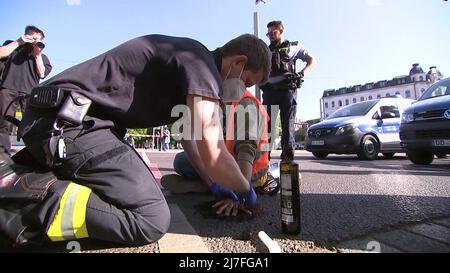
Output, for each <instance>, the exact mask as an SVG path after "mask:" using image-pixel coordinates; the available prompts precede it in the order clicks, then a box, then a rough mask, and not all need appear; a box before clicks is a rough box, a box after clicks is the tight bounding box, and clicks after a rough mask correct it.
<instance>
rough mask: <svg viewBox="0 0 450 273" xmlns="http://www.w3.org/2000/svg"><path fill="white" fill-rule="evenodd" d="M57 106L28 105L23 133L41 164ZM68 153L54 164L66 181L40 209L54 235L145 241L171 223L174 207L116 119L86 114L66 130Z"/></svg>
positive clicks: (159, 234) (56, 237)
mask: <svg viewBox="0 0 450 273" xmlns="http://www.w3.org/2000/svg"><path fill="white" fill-rule="evenodd" d="M55 114H56V111H54V110H51V109H50V110H49V109H37V108H34V107H29V108H28V109H27V111H26V113H25V115H24V117H23V119H22V124H21V126H20V128H19V133H20V134H21V135H23V139H24V142H25V144H26V147H27V149H28V150H29V152H30V153H31V154H32V155H33V157H34V159H36V160H37V161H39V162H40V163H41V164H45V162H46V152H45V151H44V148H43V147H45V146H46V145H47V144H48V141H49V137H50V132H51V128H52V124H53V122H54V120H55ZM64 137H65V143H66V148H67V159H65V160H64V161H62V165H60V166H56V167H52V171H53V173H54V174H55V175H56V176H57V177H58V178H59V179H62V180H68V181H71V183H69V184H68V185H67V186H66V187H61V188H62V189H61V190H60V191H58V192H57V194H52V195H50V197H51V198H50V197H49V198H48V199H45V200H44V201H43V202H42V203H43V204H41V205H40V208H39V210H38V215H39V219H40V220H41V224H42V225H43V229H44V230H45V231H46V232H47V236H48V237H49V238H50V239H51V240H53V241H58V240H72V239H74V238H83V237H89V238H92V239H98V240H104V241H110V242H117V243H125V244H129V245H143V244H147V243H150V242H154V241H157V240H159V239H160V238H161V237H162V236H163V235H164V234H165V233H166V232H167V229H168V228H169V224H170V212H169V208H168V206H167V203H166V201H165V198H164V196H163V194H162V192H161V190H160V189H159V186H158V185H157V183H156V180H155V178H154V177H153V175H152V174H151V172H150V171H149V169H148V168H147V166H146V165H145V163H144V161H143V160H142V159H141V158H140V156H139V155H138V154H137V153H136V152H135V151H134V150H133V149H132V148H131V147H130V146H129V145H127V144H126V143H125V142H124V141H123V139H122V138H121V136H120V135H119V134H118V133H117V132H116V131H115V130H114V128H113V122H112V121H106V120H100V119H97V118H93V117H89V116H87V117H86V118H85V121H84V122H83V125H81V126H79V127H75V128H66V129H65V130H64Z"/></svg>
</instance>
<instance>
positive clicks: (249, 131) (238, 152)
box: [225, 90, 279, 193]
mask: <svg viewBox="0 0 450 273" xmlns="http://www.w3.org/2000/svg"><path fill="white" fill-rule="evenodd" d="M226 113H227V117H228V118H227V124H226V134H225V136H226V141H225V143H226V146H227V149H228V151H229V152H230V153H231V154H232V155H233V157H234V158H235V159H236V161H237V162H238V165H239V167H240V168H241V171H242V173H243V174H244V176H245V177H247V179H249V181H251V183H252V185H253V187H254V188H255V190H256V191H257V192H259V193H275V192H276V191H277V190H278V189H279V187H278V181H276V180H275V179H274V178H273V177H272V176H271V175H270V172H269V164H270V160H269V151H270V145H269V134H268V123H269V121H270V118H269V115H268V114H267V111H266V108H265V107H264V106H263V105H262V104H261V102H260V101H259V100H258V99H257V98H256V97H255V96H253V95H252V94H251V93H250V92H249V91H248V90H246V91H245V92H244V94H243V96H242V97H241V98H240V99H239V100H238V101H233V102H232V103H231V106H228V107H227V111H226ZM246 162H248V163H250V165H251V172H250V170H249V168H248V167H246V164H245V163H246ZM247 166H248V165H247Z"/></svg>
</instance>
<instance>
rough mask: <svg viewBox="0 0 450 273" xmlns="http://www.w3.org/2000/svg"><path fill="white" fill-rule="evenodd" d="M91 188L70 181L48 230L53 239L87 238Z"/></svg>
mask: <svg viewBox="0 0 450 273" xmlns="http://www.w3.org/2000/svg"><path fill="white" fill-rule="evenodd" d="M91 192H92V191H91V189H89V188H87V187H84V186H81V185H78V184H75V183H70V184H69V185H68V186H67V188H66V190H65V191H64V194H63V196H62V198H61V200H60V202H59V207H58V211H57V212H56V214H55V217H54V218H53V222H52V223H51V225H50V228H49V229H48V231H47V235H48V237H49V238H50V240H52V241H64V240H71V239H75V238H77V239H81V238H87V237H88V232H87V227H86V206H87V202H88V200H89V196H90V194H91Z"/></svg>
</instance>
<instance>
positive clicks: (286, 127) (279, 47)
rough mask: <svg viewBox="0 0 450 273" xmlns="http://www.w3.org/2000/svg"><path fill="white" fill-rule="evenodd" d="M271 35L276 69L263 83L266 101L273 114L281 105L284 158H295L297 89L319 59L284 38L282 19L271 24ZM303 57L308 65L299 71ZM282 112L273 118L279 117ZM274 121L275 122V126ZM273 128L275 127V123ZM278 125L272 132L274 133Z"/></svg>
mask: <svg viewBox="0 0 450 273" xmlns="http://www.w3.org/2000/svg"><path fill="white" fill-rule="evenodd" d="M267 30H268V31H267V37H268V38H269V40H270V45H269V48H270V50H271V52H272V71H271V73H270V77H269V80H268V83H267V84H265V85H263V86H260V87H261V90H263V92H264V93H263V104H264V105H267V111H268V114H269V115H271V114H272V111H271V106H274V105H278V106H279V107H280V112H281V127H282V135H281V145H282V149H283V151H282V153H281V159H282V160H283V159H293V158H294V148H293V147H294V142H295V137H294V134H295V126H294V123H295V116H296V113H297V89H298V88H300V87H301V85H302V82H303V78H304V76H305V75H306V74H307V73H308V72H310V71H311V70H312V69H313V68H314V67H315V66H316V59H315V58H314V56H313V55H312V54H311V53H310V52H308V51H307V50H306V49H305V48H304V47H303V46H302V45H301V44H299V43H298V42H290V41H288V40H286V39H285V38H284V26H283V24H282V22H281V21H272V22H270V23H268V24H267ZM298 59H300V60H302V61H303V62H306V65H305V67H304V68H303V69H302V70H301V71H300V72H299V73H297V72H296V70H295V63H296V61H297V60H298ZM277 116H278V112H277V113H276V114H275V116H271V117H270V120H272V121H273V122H275V121H276V120H277ZM272 124H274V123H271V125H272ZM271 127H272V126H271ZM273 130H274V128H271V129H270V131H271V132H272V134H271V135H273Z"/></svg>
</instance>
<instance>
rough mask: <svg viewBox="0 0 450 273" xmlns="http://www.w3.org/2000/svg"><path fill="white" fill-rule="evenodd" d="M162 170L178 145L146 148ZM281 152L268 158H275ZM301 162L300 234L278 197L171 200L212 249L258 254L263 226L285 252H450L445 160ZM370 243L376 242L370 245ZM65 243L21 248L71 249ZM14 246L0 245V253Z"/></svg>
mask: <svg viewBox="0 0 450 273" xmlns="http://www.w3.org/2000/svg"><path fill="white" fill-rule="evenodd" d="M146 154H147V156H148V157H149V158H150V160H151V162H152V163H157V164H158V167H159V170H160V171H161V173H162V174H169V173H173V172H174V171H173V166H172V162H173V158H174V156H175V154H176V151H170V152H158V151H146ZM279 155H280V152H279V151H274V152H273V153H272V160H273V161H277V160H279ZM295 160H296V161H297V162H298V163H299V164H300V168H301V173H302V177H303V179H302V184H301V197H300V203H301V228H302V230H301V233H300V235H299V236H294V237H292V236H291V237H289V236H286V235H283V234H282V233H281V228H280V221H281V220H280V197H279V194H277V195H275V196H267V195H265V196H259V199H258V206H257V208H256V209H255V210H254V214H253V216H251V217H249V216H246V215H239V216H238V217H235V218H224V217H218V216H217V215H215V213H214V212H213V210H212V209H211V208H210V206H211V204H212V201H213V200H212V198H211V196H210V195H209V194H184V195H174V194H169V193H168V192H166V191H165V195H166V199H167V201H168V203H170V204H173V205H177V206H178V207H179V208H180V209H181V211H182V213H183V214H184V216H185V217H186V218H187V220H188V222H189V224H190V225H191V226H192V227H193V229H194V230H195V232H196V233H197V234H198V236H199V237H200V238H201V240H202V241H203V242H204V243H205V244H206V247H207V248H208V250H209V252H212V253H221V252H225V253H254V252H259V253H264V252H268V250H267V248H266V247H265V246H264V245H263V244H262V243H261V242H260V240H259V239H258V238H257V235H256V234H257V232H258V231H261V230H262V231H265V232H266V233H267V234H268V235H269V236H270V237H271V238H272V239H274V241H275V242H277V243H278V245H279V246H280V247H281V249H282V251H283V252H289V253H296V252H302V253H304V252H313V253H318V252H319V253H322V252H334V253H335V252H360V251H367V250H369V249H371V250H376V251H378V252H448V253H450V159H435V161H434V162H433V164H432V165H429V166H418V165H413V164H412V163H411V162H410V161H409V160H408V159H407V158H406V156H405V155H402V154H400V155H399V156H396V157H394V158H393V159H389V160H385V159H383V158H382V157H381V158H380V159H379V160H376V161H359V160H358V159H357V157H356V156H346V155H331V156H329V157H328V158H327V159H325V160H317V159H315V158H314V157H313V156H312V154H310V153H308V152H306V151H296V157H295ZM81 244H82V247H83V249H82V250H83V252H85V251H88V252H103V253H110V252H122V253H124V252H127V253H129V252H141V253H142V252H159V251H160V250H159V245H158V243H154V244H150V245H148V246H143V247H138V248H133V247H131V248H130V247H123V246H117V245H112V244H108V243H98V242H94V243H92V244H91V242H81ZM373 247H375V248H373ZM71 249H72V248H71V247H69V245H67V243H61V244H56V245H55V244H52V245H47V246H44V247H40V248H36V249H26V250H23V251H25V252H28V251H31V252H70V250H71ZM5 251H6V252H11V251H13V252H15V251H19V252H21V251H22V250H15V249H11V248H9V247H6V246H4V245H2V244H0V252H5Z"/></svg>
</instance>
